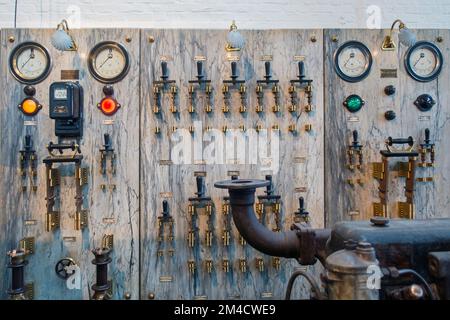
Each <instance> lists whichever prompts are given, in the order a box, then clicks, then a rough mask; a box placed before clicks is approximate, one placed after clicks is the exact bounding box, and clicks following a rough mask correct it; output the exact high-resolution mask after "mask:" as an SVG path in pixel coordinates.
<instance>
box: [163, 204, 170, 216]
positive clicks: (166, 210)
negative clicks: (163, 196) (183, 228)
mask: <svg viewBox="0 0 450 320" xmlns="http://www.w3.org/2000/svg"><path fill="white" fill-rule="evenodd" d="M162 204H163V212H162V214H163V216H167V215H169V202H167V200H163V203H162Z"/></svg>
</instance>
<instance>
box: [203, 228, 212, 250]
mask: <svg viewBox="0 0 450 320" xmlns="http://www.w3.org/2000/svg"><path fill="white" fill-rule="evenodd" d="M212 241H213V232H212V231H211V230H206V231H205V244H206V246H207V247H212Z"/></svg>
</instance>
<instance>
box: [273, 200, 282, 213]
mask: <svg viewBox="0 0 450 320" xmlns="http://www.w3.org/2000/svg"><path fill="white" fill-rule="evenodd" d="M272 210H273V213H274V214H279V213H280V212H281V204H280V203H279V202H275V203H273V204H272Z"/></svg>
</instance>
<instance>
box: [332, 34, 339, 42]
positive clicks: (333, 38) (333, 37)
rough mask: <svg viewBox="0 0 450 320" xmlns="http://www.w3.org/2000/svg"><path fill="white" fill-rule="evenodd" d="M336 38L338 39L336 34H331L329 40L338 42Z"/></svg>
mask: <svg viewBox="0 0 450 320" xmlns="http://www.w3.org/2000/svg"><path fill="white" fill-rule="evenodd" d="M338 40H339V38H338V36H336V35H334V36H331V41H333V42H338Z"/></svg>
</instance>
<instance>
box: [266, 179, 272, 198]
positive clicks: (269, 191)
mask: <svg viewBox="0 0 450 320" xmlns="http://www.w3.org/2000/svg"><path fill="white" fill-rule="evenodd" d="M266 181H269V184H268V185H267V186H266V193H267V195H271V194H272V192H273V188H272V176H271V175H269V174H268V175H266Z"/></svg>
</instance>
